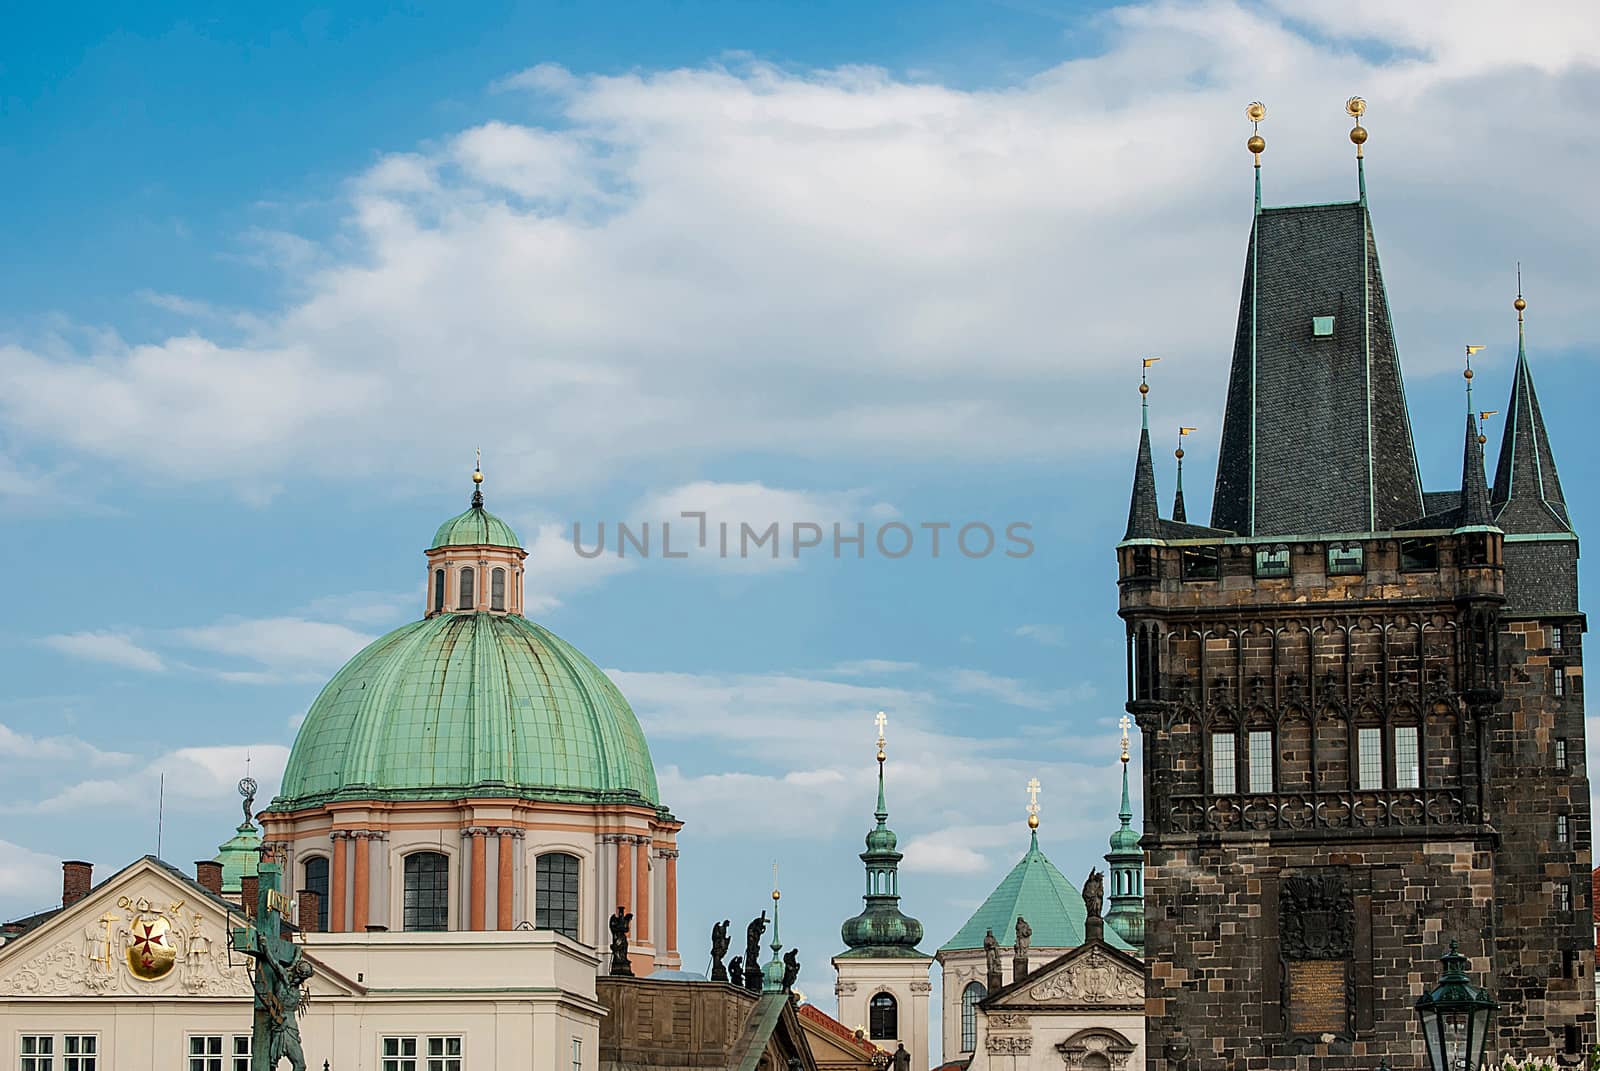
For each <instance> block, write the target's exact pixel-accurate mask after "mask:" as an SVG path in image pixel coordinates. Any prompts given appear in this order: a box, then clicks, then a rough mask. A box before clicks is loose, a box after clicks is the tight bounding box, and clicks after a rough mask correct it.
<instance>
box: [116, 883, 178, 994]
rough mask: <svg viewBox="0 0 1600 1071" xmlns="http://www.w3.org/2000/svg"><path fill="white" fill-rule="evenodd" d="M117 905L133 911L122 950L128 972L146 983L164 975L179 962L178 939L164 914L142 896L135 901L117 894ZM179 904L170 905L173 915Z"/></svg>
mask: <svg viewBox="0 0 1600 1071" xmlns="http://www.w3.org/2000/svg"><path fill="white" fill-rule="evenodd" d="M117 906H118V907H120V908H122V909H123V910H125V911H132V912H133V913H134V914H133V916H132V917H131V918H130V919H129V920H128V944H127V949H126V953H125V954H126V956H127V961H128V970H129V972H131V973H132V974H133V976H134V977H135V978H140V979H143V980H144V981H146V982H153V981H155V980H157V979H158V978H165V977H166V976H167V975H168V974H170V973H171V972H172V968H173V966H174V965H176V964H177V962H178V946H177V939H176V935H175V934H174V933H173V930H172V923H171V922H170V921H169V920H168V919H167V916H166V913H165V912H162V911H159V910H157V909H156V907H155V906H154V905H153V904H151V903H150V901H148V900H146V899H145V898H144V897H142V896H141V897H139V898H138V899H137V900H129V899H128V898H127V897H126V896H124V897H120V898H119V899H118V900H117ZM182 906H183V904H182V902H179V903H176V904H173V905H172V911H173V913H174V914H176V913H177V912H178V910H179V909H180V908H182Z"/></svg>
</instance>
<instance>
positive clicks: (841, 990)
mask: <svg viewBox="0 0 1600 1071" xmlns="http://www.w3.org/2000/svg"><path fill="white" fill-rule="evenodd" d="M884 721H885V719H884V716H883V714H881V713H880V714H879V715H878V809H877V812H876V813H875V817H876V818H877V825H875V826H874V827H873V828H872V829H871V830H870V831H869V832H868V833H867V850H866V851H864V852H862V853H861V862H862V863H863V864H864V865H865V867H866V871H867V891H866V895H865V896H864V897H863V899H864V900H865V901H866V903H865V906H864V907H863V908H862V911H861V913H860V914H859V915H856V916H855V917H854V918H850V919H847V920H845V923H844V925H843V926H841V927H840V936H841V937H842V938H843V939H844V943H845V946H846V949H845V951H843V952H841V953H839V954H838V955H837V956H834V957H833V969H834V972H835V975H836V981H835V982H834V993H835V995H836V996H837V997H838V998H839V1021H840V1022H841V1023H843V1024H845V1025H846V1026H852V1027H855V1026H858V1027H861V1028H862V1029H863V1030H864V1031H865V1032H866V1037H867V1039H868V1040H869V1041H871V1042H872V1043H873V1044H874V1045H876V1046H878V1047H879V1048H880V1049H883V1050H884V1051H886V1052H889V1053H893V1052H894V1051H895V1049H896V1047H897V1046H899V1045H904V1046H905V1049H906V1052H908V1053H910V1055H911V1066H912V1067H914V1068H919V1067H927V1066H928V1061H929V1055H930V1049H929V1035H928V995H929V993H930V992H932V990H933V983H932V982H931V981H930V980H929V978H928V968H929V967H930V966H931V965H932V964H933V957H932V956H930V955H927V954H926V953H924V952H923V951H922V950H921V949H919V948H917V943H918V942H919V941H921V940H922V923H920V922H918V921H917V920H916V919H914V918H912V917H910V916H909V915H906V914H904V913H903V912H902V911H901V910H900V860H901V859H902V858H903V856H902V855H901V853H900V852H898V851H896V850H895V846H896V843H897V841H896V838H895V835H894V830H892V829H890V828H889V805H888V803H887V802H886V801H885V797H884V790H883V764H884V760H885V759H886V758H887V757H888V756H887V754H886V752H885V750H884V744H885V741H884V736H883V726H884Z"/></svg>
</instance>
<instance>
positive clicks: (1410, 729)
mask: <svg viewBox="0 0 1600 1071" xmlns="http://www.w3.org/2000/svg"><path fill="white" fill-rule="evenodd" d="M1394 787H1395V788H1421V787H1422V767H1421V764H1420V763H1419V762H1418V755H1417V727H1416V726H1415V725H1397V726H1395V730H1394Z"/></svg>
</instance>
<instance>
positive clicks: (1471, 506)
mask: <svg viewBox="0 0 1600 1071" xmlns="http://www.w3.org/2000/svg"><path fill="white" fill-rule="evenodd" d="M1469 397H1470V395H1469ZM1468 404H1469V405H1470V404H1471V403H1470V402H1469V403H1468ZM1493 523H1494V520H1493V518H1492V517H1491V516H1490V514H1489V485H1488V484H1487V483H1485V482H1484V480H1483V444H1482V443H1481V442H1479V441H1478V419H1477V417H1475V416H1473V415H1472V414H1471V413H1470V412H1469V413H1468V414H1467V442H1466V446H1465V447H1464V448H1463V449H1462V453H1461V515H1460V517H1459V518H1458V519H1457V521H1456V526H1457V527H1458V528H1467V527H1474V526H1483V527H1487V526H1488V525H1491V524H1493Z"/></svg>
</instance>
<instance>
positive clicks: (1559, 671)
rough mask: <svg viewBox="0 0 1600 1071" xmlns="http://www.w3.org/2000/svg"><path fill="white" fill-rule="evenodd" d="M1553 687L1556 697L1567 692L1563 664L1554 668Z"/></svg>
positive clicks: (1558, 697)
mask: <svg viewBox="0 0 1600 1071" xmlns="http://www.w3.org/2000/svg"><path fill="white" fill-rule="evenodd" d="M1555 688H1556V698H1557V699H1560V698H1561V697H1562V696H1564V695H1566V694H1567V671H1566V668H1565V667H1564V666H1557V667H1556V668H1555Z"/></svg>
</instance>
